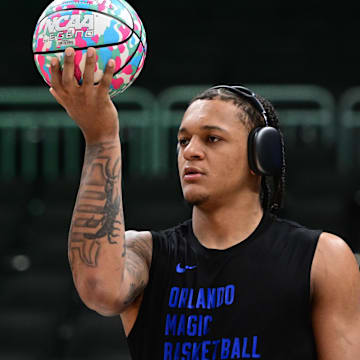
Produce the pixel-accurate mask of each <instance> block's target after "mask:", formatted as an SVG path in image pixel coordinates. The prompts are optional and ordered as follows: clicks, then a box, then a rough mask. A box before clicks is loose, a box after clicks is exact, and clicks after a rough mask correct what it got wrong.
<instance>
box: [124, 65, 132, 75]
mask: <svg viewBox="0 0 360 360" xmlns="http://www.w3.org/2000/svg"><path fill="white" fill-rule="evenodd" d="M122 72H123V73H125V74H126V75H130V74H132V72H133V69H132V66H131V65H130V64H129V65H126V66H125V67H124V69H123V71H122Z"/></svg>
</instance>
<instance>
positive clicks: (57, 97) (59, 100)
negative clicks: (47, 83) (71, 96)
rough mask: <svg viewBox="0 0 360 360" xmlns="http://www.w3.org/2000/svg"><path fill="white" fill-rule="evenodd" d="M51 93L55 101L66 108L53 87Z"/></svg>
mask: <svg viewBox="0 0 360 360" xmlns="http://www.w3.org/2000/svg"><path fill="white" fill-rule="evenodd" d="M49 91H50V94H51V95H52V96H53V97H54V98H55V100H56V101H57V102H58V103H59V104H60V105H61V106H63V107H64V103H63V101H62V100H61V98H60V96H59V94H58V93H57V92H56V90H55V89H54V88H52V87H51V88H50V89H49Z"/></svg>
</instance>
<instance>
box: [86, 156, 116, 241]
mask: <svg viewBox="0 0 360 360" xmlns="http://www.w3.org/2000/svg"><path fill="white" fill-rule="evenodd" d="M119 161H120V159H118V160H117V161H116V163H115V166H114V170H113V172H112V173H110V169H109V162H110V160H108V161H107V163H106V166H105V173H106V180H107V181H106V184H105V194H106V203H105V206H104V210H103V211H102V213H103V214H104V216H103V217H102V218H101V219H100V220H94V216H93V217H92V218H91V219H89V220H88V221H87V223H86V225H87V226H89V223H94V222H97V224H101V225H102V227H101V228H100V229H99V230H98V231H97V232H96V233H95V234H87V233H86V234H84V237H85V238H86V239H89V240H95V239H101V238H103V237H104V236H107V239H108V241H109V243H110V244H116V241H113V240H112V237H114V236H116V234H114V232H115V231H116V230H117V231H120V229H119V228H116V227H115V226H114V225H115V224H121V221H118V220H116V217H117V215H118V214H119V211H120V205H121V196H120V195H119V194H117V195H116V197H115V198H114V186H115V184H116V181H117V180H118V179H119V175H116V174H114V173H115V169H116V167H117V164H118V162H119Z"/></svg>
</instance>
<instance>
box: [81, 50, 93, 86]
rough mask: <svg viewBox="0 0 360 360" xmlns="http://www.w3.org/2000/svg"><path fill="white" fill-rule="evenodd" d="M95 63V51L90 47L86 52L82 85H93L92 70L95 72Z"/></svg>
mask: <svg viewBox="0 0 360 360" xmlns="http://www.w3.org/2000/svg"><path fill="white" fill-rule="evenodd" d="M95 63H96V51H95V49H94V48H92V47H90V48H88V50H87V53H86V62H85V69H84V78H83V84H84V86H94V72H95Z"/></svg>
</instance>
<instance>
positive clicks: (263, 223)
mask: <svg viewBox="0 0 360 360" xmlns="http://www.w3.org/2000/svg"><path fill="white" fill-rule="evenodd" d="M274 218H275V216H274V215H273V214H270V213H269V212H266V211H264V214H263V216H262V218H261V220H260V222H259V224H258V225H257V227H256V228H255V229H254V231H253V232H252V233H251V234H250V235H249V236H248V237H247V238H246V239H244V240H242V241H241V242H239V243H237V244H235V245H232V246H230V247H228V248H226V249H214V248H208V247H206V246H204V245H203V244H201V243H200V241H199V239H198V238H197V237H196V235H195V234H194V229H193V222H192V219H190V224H189V233H190V239H191V242H192V243H193V244H194V246H195V247H196V248H197V249H198V250H200V251H201V252H203V253H206V254H208V255H212V256H220V255H223V254H230V253H232V252H235V251H237V250H238V249H241V248H243V247H246V246H248V245H249V244H250V243H251V242H252V241H253V240H255V239H256V238H257V237H258V236H259V235H260V234H261V233H262V232H264V230H265V229H266V228H267V227H268V226H269V225H270V223H271V222H272V221H273V220H274Z"/></svg>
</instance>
